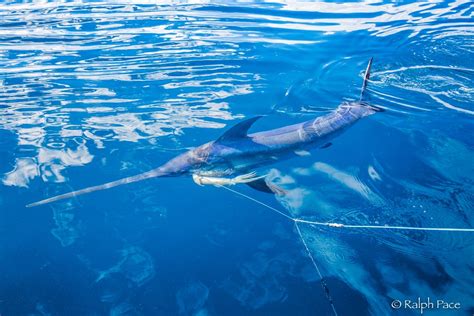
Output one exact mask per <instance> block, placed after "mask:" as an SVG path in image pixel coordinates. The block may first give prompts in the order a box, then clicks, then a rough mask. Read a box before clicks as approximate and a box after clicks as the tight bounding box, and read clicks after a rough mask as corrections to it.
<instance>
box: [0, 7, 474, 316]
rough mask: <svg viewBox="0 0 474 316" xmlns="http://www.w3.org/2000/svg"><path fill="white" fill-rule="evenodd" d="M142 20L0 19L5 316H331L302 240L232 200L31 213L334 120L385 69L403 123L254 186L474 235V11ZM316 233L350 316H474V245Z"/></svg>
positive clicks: (251, 12) (385, 117) (187, 182)
mask: <svg viewBox="0 0 474 316" xmlns="http://www.w3.org/2000/svg"><path fill="white" fill-rule="evenodd" d="M133 2H135V4H129V3H126V2H125V1H121V2H120V3H121V4H115V5H106V4H100V3H89V4H79V3H77V4H75V3H64V4H61V5H57V4H44V3H43V4H39V3H36V4H31V3H29V4H24V3H16V4H15V3H3V4H0V174H1V182H0V210H1V211H0V236H1V242H0V313H1V314H2V315H200V316H204V315H316V314H318V315H319V314H321V315H325V314H331V310H330V306H329V304H328V301H327V299H326V298H325V296H324V293H323V291H322V289H321V286H320V284H319V282H318V277H317V274H316V272H315V270H314V267H313V266H312V265H311V262H310V260H309V259H308V256H307V254H306V253H305V251H304V247H303V245H302V243H301V240H300V239H299V238H298V235H297V234H296V232H295V228H294V226H293V225H292V224H291V222H289V221H288V220H287V219H285V218H283V217H280V216H278V215H276V214H274V213H272V212H270V211H269V210H267V209H264V208H262V207H261V206H259V205H257V204H255V203H253V202H251V201H248V200H246V199H243V198H241V197H238V196H235V195H233V194H231V193H230V192H228V191H225V190H223V189H219V188H215V187H199V186H197V185H195V184H194V183H193V182H192V180H191V179H190V178H175V179H153V180H149V181H145V182H141V183H136V184H131V185H129V186H123V187H118V188H115V189H112V190H109V191H103V192H99V193H94V194H91V195H87V196H83V197H79V198H77V199H73V200H68V201H62V202H58V203H55V204H51V205H47V206H43V207H38V208H31V209H27V208H25V204H27V203H30V202H33V201H37V200H39V199H43V198H45V197H49V196H53V195H56V194H59V193H63V192H68V191H70V190H74V189H79V188H83V187H86V186H90V185H95V184H100V183H103V182H107V181H111V180H115V179H118V178H122V177H125V176H130V175H134V174H137V173H140V172H144V171H147V170H149V169H152V168H155V167H157V166H159V165H160V164H162V163H163V162H165V161H167V160H168V159H170V158H171V157H173V156H174V155H176V154H178V153H181V152H183V151H185V150H186V149H188V148H190V147H193V146H196V145H199V144H201V143H204V142H207V141H209V140H212V139H215V138H217V137H218V136H219V135H221V134H222V132H223V130H225V128H226V127H228V126H231V125H232V124H235V123H236V122H238V121H239V120H240V119H242V118H246V117H252V116H255V115H261V114H265V115H267V116H266V117H265V118H264V119H262V120H260V121H259V122H258V123H257V124H256V125H255V127H254V128H253V130H254V131H257V130H264V129H267V128H272V127H278V126H282V125H287V124H290V123H294V122H299V121H303V120H307V119H310V118H312V117H314V116H317V115H323V114H325V113H327V112H328V111H330V110H331V109H334V108H335V107H336V106H337V105H338V104H339V103H340V102H341V101H343V100H351V99H356V98H357V97H358V94H359V87H360V85H361V80H362V73H363V69H364V68H365V65H366V63H367V60H368V59H369V57H371V56H374V58H375V60H374V65H373V74H372V77H371V82H370V84H369V87H368V89H369V97H370V101H371V102H372V103H374V104H377V105H379V106H381V107H384V108H386V109H387V111H386V112H384V113H379V114H377V115H374V116H372V117H370V118H367V119H364V120H363V121H361V122H360V123H358V124H357V125H356V126H355V127H353V128H351V129H350V130H349V131H347V132H346V133H345V134H344V135H342V136H341V137H339V138H338V139H337V140H335V141H334V145H333V146H332V147H330V148H328V149H326V150H320V151H316V152H314V153H313V155H311V156H306V157H301V158H298V159H293V160H289V161H285V162H282V163H279V164H276V165H274V166H272V170H270V171H269V172H270V175H269V177H270V178H271V179H272V181H273V182H275V183H279V184H280V185H281V186H282V187H284V188H285V189H286V190H288V192H289V194H288V195H286V196H284V197H281V198H278V199H275V198H274V197H272V196H269V195H266V194H264V193H260V192H257V191H252V190H251V189H250V188H248V187H244V186H239V187H237V189H238V190H239V191H241V192H244V193H246V194H248V195H250V196H252V197H254V198H256V199H258V200H261V201H264V202H266V203H268V204H270V205H272V206H273V207H277V208H279V209H282V210H285V211H286V212H287V213H289V214H291V216H294V217H302V218H306V219H313V220H318V221H337V222H344V223H352V224H359V225H364V224H380V225H383V224H392V225H410V226H433V227H472V226H473V208H474V182H473V179H474V167H473V161H474V154H473V151H474V141H473V138H472V135H473V114H474V106H473V104H474V84H473V80H474V62H473V60H474V55H473V52H474V26H473V12H474V6H473V4H472V3H470V2H469V1H463V0H460V1H437V2H433V3H427V2H419V3H415V2H412V3H410V2H397V3H391V2H388V1H383V2H379V1H366V2H350V3H342V2H334V3H329V2H308V3H304V2H294V1H290V2H287V3H284V2H277V1H272V2H268V3H264V2H259V1H256V2H245V3H243V2H242V3H241V2H222V3H217V2H216V3H214V4H207V3H205V2H204V1H196V2H195V3H193V2H191V3H187V4H185V3H184V2H176V3H172V2H169V3H161V4H155V3H153V2H152V1H138V2H136V1H133ZM290 87H291V89H290ZM285 94H286V96H285ZM301 229H302V232H303V235H304V237H305V239H306V240H307V242H308V246H309V248H310V251H311V253H312V254H313V256H314V257H315V259H316V261H317V262H318V264H319V265H320V268H321V271H322V273H323V275H324V276H325V277H326V278H327V283H328V286H329V288H330V290H331V295H332V297H333V299H334V302H335V306H336V309H337V310H338V312H339V313H340V314H341V315H354V314H360V315H365V314H374V315H382V314H389V313H392V312H393V313H395V312H394V311H393V310H392V309H391V308H390V303H391V301H392V300H393V299H400V300H404V299H411V300H416V299H417V298H418V297H421V299H422V300H423V299H426V298H427V297H431V298H432V299H444V300H447V301H455V302H460V303H461V306H462V308H461V309H462V311H459V310H458V311H455V312H454V313H456V314H466V315H471V314H472V312H473V309H474V299H473V297H474V296H473V295H474V277H473V275H474V274H473V271H474V264H473V262H474V260H473V259H474V258H473V256H474V249H473V241H474V236H473V234H470V233H449V232H443V233H436V232H406V231H397V232H394V231H369V230H361V229H359V230H355V229H345V230H341V229H334V228H327V229H321V228H315V227H311V226H309V225H302V226H301ZM410 312H411V313H412V314H413V315H416V314H419V310H414V311H410V310H407V309H404V310H399V311H397V313H398V314H407V313H410ZM436 312H438V313H440V312H441V311H440V310H437V311H436Z"/></svg>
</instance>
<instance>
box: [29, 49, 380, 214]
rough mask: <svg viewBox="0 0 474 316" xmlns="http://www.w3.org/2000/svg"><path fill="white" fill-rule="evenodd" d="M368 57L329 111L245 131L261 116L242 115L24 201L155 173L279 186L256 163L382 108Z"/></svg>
mask: <svg viewBox="0 0 474 316" xmlns="http://www.w3.org/2000/svg"><path fill="white" fill-rule="evenodd" d="M371 65H372V58H371V59H370V60H369V63H368V65H367V68H366V70H365V74H364V79H363V84H362V89H361V94H360V99H359V100H358V101H353V102H343V103H342V104H340V105H339V106H338V107H337V108H336V109H335V110H334V111H332V112H330V113H328V114H326V115H324V116H320V117H316V118H314V119H311V120H309V121H305V122H302V123H298V124H294V125H288V126H284V127H280V128H277V129H273V130H268V131H263V132H257V133H252V134H249V133H248V130H249V129H250V127H251V126H252V125H253V124H254V123H255V122H256V121H257V120H258V119H259V118H261V116H257V117H252V118H250V119H247V120H244V121H242V122H240V123H238V124H237V125H235V126H233V127H232V128H230V129H229V130H227V131H226V132H225V133H224V134H223V135H222V136H221V137H219V138H218V139H217V140H215V141H211V142H208V143H206V144H203V145H201V146H199V147H197V148H194V149H191V150H189V151H187V152H185V153H182V154H180V155H178V156H176V157H175V158H173V159H171V160H169V161H168V162H167V163H165V164H164V165H162V166H160V167H158V168H156V169H153V170H150V171H147V172H144V173H142V174H139V175H135V176H131V177H127V178H123V179H120V180H116V181H112V182H108V183H105V184H101V185H96V186H92V187H88V188H85V189H81V190H78V191H73V192H69V193H65V194H61V195H58V196H54V197H50V198H47V199H44V200H41V201H38V202H35V203H31V204H28V205H27V207H33V206H39V205H43V204H47V203H51V202H55V201H59V200H63V199H68V198H72V197H76V196H79V195H82V194H86V193H90V192H94V191H100V190H105V189H110V188H113V187H116V186H119V185H123V184H128V183H133V182H138V181H142V180H146V179H151V178H157V177H178V176H192V178H193V180H194V182H196V183H197V184H199V185H216V186H222V185H234V184H239V183H243V184H247V185H249V186H250V187H252V188H254V189H256V190H260V191H263V192H268V193H274V194H284V191H283V190H281V189H280V188H278V187H277V186H275V185H272V184H271V183H268V182H267V181H266V180H265V175H257V173H256V172H255V170H256V169H257V168H259V167H262V166H265V165H269V164H272V163H275V162H277V161H279V160H282V159H288V158H291V157H292V156H295V154H302V153H304V152H305V151H306V150H307V149H310V148H327V147H329V146H330V145H331V141H332V140H333V139H334V138H335V137H336V136H338V135H339V134H341V133H342V132H343V131H345V130H346V129H347V128H348V127H350V126H351V125H353V124H354V123H356V122H357V121H359V120H360V119H361V118H363V117H366V116H369V115H372V114H374V113H376V112H380V111H382V109H381V108H379V107H376V106H372V105H369V104H368V103H367V102H365V101H364V94H365V89H366V86H367V81H368V80H369V77H370V68H371Z"/></svg>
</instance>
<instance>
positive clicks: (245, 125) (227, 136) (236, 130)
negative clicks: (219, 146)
mask: <svg viewBox="0 0 474 316" xmlns="http://www.w3.org/2000/svg"><path fill="white" fill-rule="evenodd" d="M261 117H262V115H259V116H255V117H252V118H249V119H246V120H244V121H242V122H240V123H237V124H236V125H234V126H232V127H231V128H230V129H229V130H227V131H226V132H225V133H224V134H222V136H221V137H219V138H218V139H217V140H216V142H218V143H220V142H225V141H228V140H232V139H239V138H245V137H247V132H248V130H249V128H250V127H251V126H252V125H253V123H255V122H256V121H257V120H258V119H259V118H261Z"/></svg>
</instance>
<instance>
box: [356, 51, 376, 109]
mask: <svg viewBox="0 0 474 316" xmlns="http://www.w3.org/2000/svg"><path fill="white" fill-rule="evenodd" d="M373 60H374V58H373V57H370V59H369V63H368V64H367V68H365V73H364V81H363V82H362V88H361V89H360V99H359V102H362V101H363V100H364V96H365V89H366V88H367V82H368V81H369V79H370V68H371V67H372V61H373Z"/></svg>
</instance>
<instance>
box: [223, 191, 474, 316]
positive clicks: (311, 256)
mask: <svg viewBox="0 0 474 316" xmlns="http://www.w3.org/2000/svg"><path fill="white" fill-rule="evenodd" d="M216 186H217V187H220V188H223V189H226V190H227V191H230V192H232V193H234V194H237V195H239V196H241V197H244V198H246V199H248V200H250V201H253V202H255V203H257V204H259V205H262V206H263V207H266V208H267V209H269V210H272V211H273V212H275V213H277V214H279V215H281V216H284V217H286V218H287V219H289V220H291V221H293V222H294V223H295V227H296V231H297V232H298V235H299V237H300V239H301V241H302V243H303V245H304V247H305V249H306V252H307V254H308V256H309V258H310V259H311V262H312V263H313V266H314V268H315V269H316V272H317V273H318V275H319V277H320V280H321V286H322V288H323V290H324V293H325V295H326V298H327V299H328V301H329V304H330V305H331V308H332V311H333V313H334V315H335V316H337V315H338V314H337V311H336V307H335V305H334V301H333V299H332V296H331V294H330V292H329V288H328V286H327V284H326V281H325V278H324V277H323V275H322V273H321V270H320V269H319V266H318V265H317V263H316V260H314V257H313V255H312V254H311V251H310V250H309V247H308V245H307V244H306V241H305V239H304V238H303V234H302V233H301V230H300V228H299V226H298V223H303V224H309V225H316V226H326V227H334V228H365V229H387V230H418V231H445V232H470V233H472V232H474V228H452V227H413V226H390V225H349V224H342V223H334V222H332V223H331V222H317V221H308V220H304V219H299V218H294V217H291V216H290V215H288V214H285V213H284V212H282V211H280V210H278V209H276V208H274V207H272V206H270V205H268V204H266V203H264V202H261V201H259V200H257V199H254V198H253V197H250V196H248V195H247V194H244V193H241V192H239V191H236V190H234V189H231V188H229V187H227V186H223V185H219V184H218V185H216Z"/></svg>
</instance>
